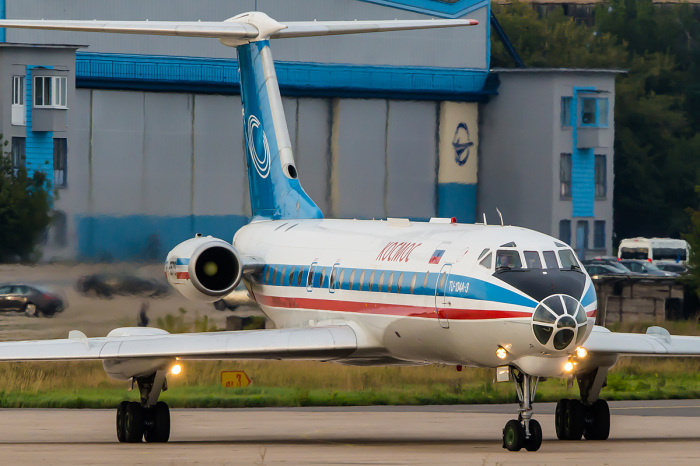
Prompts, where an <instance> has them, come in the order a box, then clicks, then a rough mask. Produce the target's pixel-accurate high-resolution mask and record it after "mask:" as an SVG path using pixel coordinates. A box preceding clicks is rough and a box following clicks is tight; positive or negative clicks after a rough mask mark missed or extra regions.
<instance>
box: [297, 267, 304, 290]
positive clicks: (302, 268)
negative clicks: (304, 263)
mask: <svg viewBox="0 0 700 466" xmlns="http://www.w3.org/2000/svg"><path fill="white" fill-rule="evenodd" d="M303 276H304V267H301V269H300V270H299V275H298V276H297V286H301V279H302V278H303Z"/></svg>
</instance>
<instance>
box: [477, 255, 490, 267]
mask: <svg viewBox="0 0 700 466" xmlns="http://www.w3.org/2000/svg"><path fill="white" fill-rule="evenodd" d="M492 256H493V255H492V254H491V253H488V255H487V256H486V257H484V258H483V259H482V260H481V262H479V265H481V266H482V267H486V268H487V269H489V270H491V257H492Z"/></svg>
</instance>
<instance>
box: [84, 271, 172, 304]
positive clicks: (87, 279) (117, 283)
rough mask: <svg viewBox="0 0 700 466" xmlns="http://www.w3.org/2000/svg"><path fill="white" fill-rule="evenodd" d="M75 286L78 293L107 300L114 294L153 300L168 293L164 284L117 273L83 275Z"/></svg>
mask: <svg viewBox="0 0 700 466" xmlns="http://www.w3.org/2000/svg"><path fill="white" fill-rule="evenodd" d="M75 285H76V288H77V289H78V291H79V292H80V293H83V294H90V293H94V294H95V295H97V296H100V297H103V298H109V297H111V296H112V295H115V294H122V295H123V294H134V295H141V296H149V297H154V298H155V297H160V296H165V295H167V294H168V293H169V292H170V287H169V286H168V284H167V283H165V282H160V281H158V280H155V279H152V278H143V277H139V276H137V275H132V274H127V273H119V272H112V273H94V274H91V275H85V276H83V277H80V278H79V279H78V281H77V282H76V284H75Z"/></svg>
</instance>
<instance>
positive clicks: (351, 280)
mask: <svg viewBox="0 0 700 466" xmlns="http://www.w3.org/2000/svg"><path fill="white" fill-rule="evenodd" d="M353 286H355V269H353V270H352V272H350V283H348V290H352V287H353Z"/></svg>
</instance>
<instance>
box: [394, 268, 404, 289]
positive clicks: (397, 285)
mask: <svg viewBox="0 0 700 466" xmlns="http://www.w3.org/2000/svg"><path fill="white" fill-rule="evenodd" d="M401 282H403V272H402V273H400V274H399V278H398V279H397V280H396V292H397V293H401Z"/></svg>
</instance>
